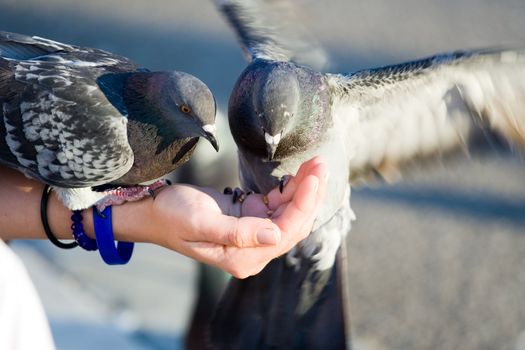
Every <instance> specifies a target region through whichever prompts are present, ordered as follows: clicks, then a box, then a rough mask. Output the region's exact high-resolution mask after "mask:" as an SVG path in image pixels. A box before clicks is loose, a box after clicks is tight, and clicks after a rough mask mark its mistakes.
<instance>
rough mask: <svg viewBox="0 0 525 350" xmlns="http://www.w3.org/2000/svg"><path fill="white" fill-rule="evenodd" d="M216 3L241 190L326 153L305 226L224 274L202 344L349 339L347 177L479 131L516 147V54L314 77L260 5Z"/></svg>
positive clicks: (523, 58) (264, 187) (524, 141)
mask: <svg viewBox="0 0 525 350" xmlns="http://www.w3.org/2000/svg"><path fill="white" fill-rule="evenodd" d="M216 3H217V5H218V6H219V8H220V10H221V11H222V12H223V14H225V15H226V18H227V20H228V21H229V22H230V24H231V25H232V26H233V28H234V30H235V31H236V32H237V34H238V36H239V38H240V41H241V44H242V46H243V48H244V51H245V52H249V53H250V64H249V65H248V67H247V68H246V69H245V70H244V71H243V72H242V73H241V75H240V77H239V78H238V80H237V83H236V84H235V86H234V88H233V92H232V94H231V97H230V101H229V111H228V113H229V122H230V128H231V131H232V134H233V137H234V139H235V142H236V143H237V146H238V149H239V151H238V154H239V165H240V178H241V182H242V185H243V187H244V190H246V191H248V190H251V191H256V192H261V193H266V192H267V191H269V190H270V189H271V188H273V187H274V186H276V185H277V184H278V183H279V181H280V179H281V177H282V176H283V175H285V174H289V173H295V171H296V170H297V168H298V167H299V165H300V164H301V163H302V162H304V161H305V160H307V159H309V158H311V157H313V156H314V155H321V156H322V157H323V158H324V159H325V160H326V162H327V164H328V167H329V181H328V191H327V195H326V198H325V200H324V202H323V206H322V210H321V212H320V214H319V216H318V217H317V220H316V222H315V225H314V228H313V231H312V233H311V234H310V235H309V236H308V237H307V238H306V239H305V240H304V241H302V242H301V243H300V244H299V245H298V246H296V247H295V248H294V249H293V250H292V251H291V252H290V253H288V254H287V256H286V257H282V258H279V259H276V260H274V261H272V262H271V263H270V264H269V265H268V266H267V267H266V268H265V269H264V270H263V271H262V272H261V273H259V274H258V275H256V276H253V277H250V278H247V279H245V280H236V279H233V280H232V281H231V282H230V286H229V287H228V290H227V291H226V292H225V293H224V296H223V300H222V302H221V304H220V305H219V308H218V310H217V314H216V315H215V317H214V320H213V322H212V327H211V339H210V342H211V345H212V347H213V348H218V349H270V348H271V349H342V348H345V347H349V346H350V340H349V339H350V337H349V335H350V334H349V321H348V310H347V309H346V308H347V307H348V303H347V302H346V301H345V298H346V297H347V294H346V293H345V289H346V288H347V286H346V282H345V278H346V276H345V275H346V273H345V272H344V266H345V261H344V255H345V251H344V244H342V243H343V241H344V236H345V235H346V233H347V232H348V231H349V230H350V226H351V225H350V224H351V221H352V220H353V219H354V214H353V212H352V210H351V208H350V184H351V183H354V182H356V181H358V180H360V179H363V178H366V177H367V176H368V175H370V174H372V173H379V174H381V175H383V176H384V177H386V178H393V177H396V176H397V174H398V171H399V170H402V169H403V167H404V166H406V165H407V164H408V163H410V162H413V161H414V160H416V159H423V158H426V157H430V156H432V155H441V154H444V153H445V152H449V151H453V150H457V149H460V150H461V149H466V148H467V146H471V145H472V144H473V143H475V141H477V140H479V139H480V138H479V137H478V136H485V135H486V134H491V133H494V134H497V135H499V136H501V137H502V138H504V139H505V140H506V141H508V142H509V143H510V144H512V145H519V146H525V51H515V50H487V51H476V52H454V53H450V54H443V55H436V56H433V57H429V58H425V59H421V60H417V61H413V62H409V63H404V64H398V65H393V66H388V67H381V68H376V69H370V70H363V71H359V72H355V73H352V74H323V73H320V72H317V71H314V70H312V69H311V68H308V67H306V66H302V65H299V64H297V63H296V61H295V56H294V55H295V54H296V52H295V51H294V50H293V49H291V50H289V49H287V47H286V45H287V42H286V38H283V37H282V31H280V30H279V28H278V27H277V26H274V27H272V26H271V24H269V23H268V22H264V19H268V17H265V16H264V14H262V15H261V14H260V13H258V12H257V6H259V5H258V4H259V2H257V1H234V0H232V1H216ZM277 23H278V22H277ZM263 24H264V26H263ZM274 24H275V23H274ZM283 45H284V46H283Z"/></svg>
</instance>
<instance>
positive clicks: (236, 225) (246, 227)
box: [192, 213, 281, 248]
mask: <svg viewBox="0 0 525 350" xmlns="http://www.w3.org/2000/svg"><path fill="white" fill-rule="evenodd" d="M197 225H198V226H197V230H196V231H197V232H198V235H196V236H195V237H192V241H193V242H209V243H214V244H220V245H225V246H231V247H238V248H246V247H258V246H268V245H275V244H277V243H279V241H280V240H281V231H280V229H279V227H278V226H277V225H275V224H274V223H273V222H272V221H270V220H267V219H261V218H256V217H248V216H246V217H241V218H236V217H233V216H227V215H222V214H219V213H213V214H207V215H206V218H204V219H203V220H199V223H198V224H197Z"/></svg>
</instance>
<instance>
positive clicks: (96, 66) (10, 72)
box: [0, 33, 136, 188]
mask: <svg viewBox="0 0 525 350" xmlns="http://www.w3.org/2000/svg"><path fill="white" fill-rule="evenodd" d="M6 42H9V47H10V51H9V53H10V56H9V57H6V58H3V57H0V115H1V116H2V122H1V125H0V163H3V164H6V165H8V166H11V167H14V168H17V169H19V170H20V171H23V172H24V173H25V174H27V175H28V176H31V177H33V178H37V179H39V180H41V181H43V182H46V183H49V184H51V185H55V186H60V187H66V188H75V187H90V186H96V185H100V184H104V183H107V182H110V181H112V180H115V179H117V178H119V177H121V176H122V175H124V174H125V173H126V172H127V171H128V170H129V169H130V168H131V166H132V164H133V153H132V151H131V148H130V146H129V143H128V140H127V119H126V118H125V117H124V116H123V115H122V114H121V113H120V112H119V110H118V109H117V108H115V106H113V105H112V104H111V102H110V101H108V99H107V97H106V96H105V94H104V93H103V92H102V91H101V90H100V88H99V86H98V84H97V82H96V79H97V77H98V76H100V75H101V74H104V73H107V72H114V71H126V70H131V69H135V68H136V67H135V66H134V65H133V64H132V63H131V62H130V61H128V60H127V59H123V58H121V57H120V56H115V55H112V54H110V53H107V52H105V51H100V50H93V49H83V48H76V47H72V46H69V45H65V44H61V43H56V42H54V41H51V40H47V39H41V38H34V37H26V36H21V35H16V34H10V33H7V34H6V33H0V56H1V55H2V54H3V53H4V52H7V51H6V50H4V51H2V50H3V49H4V47H6V45H5V43H6ZM17 45H18V46H17ZM46 45H47V46H46ZM41 46H42V47H44V48H46V47H47V48H49V51H48V52H47V53H46V54H43V55H40V54H41V53H42V52H41V51H42V50H43V49H41ZM13 47H19V48H20V47H21V48H22V49H17V50H14V49H13ZM31 47H33V49H32V50H33V51H31V49H28V48H31ZM15 52H16V53H17V54H18V56H17V57H18V58H15V55H14V53H15ZM31 52H33V53H35V54H39V55H38V56H37V57H33V58H27V57H21V56H23V55H22V54H21V53H24V54H27V55H28V54H29V53H31ZM27 55H26V56H27Z"/></svg>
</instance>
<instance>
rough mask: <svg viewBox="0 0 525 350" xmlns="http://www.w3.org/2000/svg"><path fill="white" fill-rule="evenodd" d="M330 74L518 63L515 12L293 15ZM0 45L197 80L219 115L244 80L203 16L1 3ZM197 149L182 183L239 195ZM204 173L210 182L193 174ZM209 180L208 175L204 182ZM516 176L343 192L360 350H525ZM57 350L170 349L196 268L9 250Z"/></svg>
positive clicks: (226, 35) (174, 10) (459, 164)
mask: <svg viewBox="0 0 525 350" xmlns="http://www.w3.org/2000/svg"><path fill="white" fill-rule="evenodd" d="M297 2H299V3H300V4H301V5H303V8H304V16H305V18H306V19H307V20H305V23H306V24H307V26H308V27H309V28H310V30H312V32H314V33H316V34H317V35H318V37H319V40H320V42H321V43H322V44H323V45H324V47H325V48H326V49H327V51H328V52H329V54H330V55H331V57H332V59H333V60H332V64H331V66H330V67H329V68H330V70H331V71H334V72H344V71H346V72H349V71H353V70H355V69H360V68H366V67H372V66H377V65H384V64H390V63H397V62H402V61H406V60H411V59H414V58H417V57H422V56H426V55H430V54H433V53H437V52H444V51H451V50H455V49H469V48H479V47H486V46H491V47H494V46H520V47H525V21H524V20H523V19H524V18H525V2H524V1H523V0H502V1H498V2H493V1H487V0H464V1H461V2H458V1H453V0H443V1H436V0H432V1H431V0H417V1H416V0H400V1H386V0H371V1H367V2H358V1H348V0H327V1H322V2H321V1H313V0H297ZM0 23H1V25H0V30H6V31H12V32H19V33H24V34H31V35H38V36H43V37H48V38H52V39H55V40H58V41H63V42H66V43H72V44H77V45H85V46H92V47H98V48H102V49H106V50H108V51H112V52H115V53H119V54H121V55H124V56H127V57H130V58H131V59H133V60H135V61H136V62H138V63H139V64H141V65H143V66H145V67H148V68H150V69H166V70H168V69H177V70H182V71H186V72H188V73H191V74H194V75H196V76H198V77H200V78H201V79H202V80H203V81H204V82H205V83H207V84H208V85H209V86H210V88H211V89H212V91H213V92H214V93H215V94H216V96H217V100H218V103H219V108H220V109H221V110H222V111H225V110H226V106H227V98H228V94H229V92H230V90H231V87H232V85H233V83H234V81H235V79H236V77H237V76H238V74H239V73H240V72H241V70H242V69H243V68H244V66H245V62H244V60H243V58H242V56H241V53H240V50H239V48H238V45H237V43H236V41H235V38H234V37H233V35H232V33H231V31H230V30H229V28H228V27H227V26H226V24H225V23H224V22H223V21H222V18H221V17H220V16H219V14H218V13H217V12H216V11H215V9H214V7H213V4H212V3H211V2H210V1H198V2H196V1H191V0H184V1H173V0H148V1H145V0H133V1H131V0H128V1H123V0H119V1H112V0H91V1H80V0H77V1H72V0H46V1H39V0H0ZM220 129H221V130H222V134H221V137H220V143H221V152H220V154H219V155H218V156H217V155H215V154H209V153H208V152H207V151H206V150H205V149H204V148H205V147H203V148H202V149H199V154H198V157H196V159H195V161H193V162H192V164H191V165H190V166H189V167H187V168H186V169H184V170H183V171H182V172H183V173H184V175H185V176H186V178H187V176H188V174H190V176H192V179H193V182H195V183H199V184H206V185H213V186H215V187H218V188H221V187H222V186H224V185H226V184H229V185H232V184H235V182H236V172H235V162H236V161H235V152H234V149H233V145H232V142H231V139H229V132H228V130H227V123H222V127H221V128H220ZM203 169H206V170H205V171H203ZM210 169H213V172H212V171H210ZM524 179H525V167H524V162H523V160H522V159H519V157H515V156H509V155H505V154H496V152H493V153H492V154H489V155H486V156H483V157H474V156H473V157H471V158H469V159H467V158H465V157H458V158H454V159H452V160H451V161H447V162H443V164H438V165H436V166H430V167H428V169H424V170H421V171H417V172H416V173H414V174H413V175H411V177H410V178H409V179H406V180H405V181H403V182H402V183H400V184H397V185H394V186H386V185H381V184H376V185H373V186H372V187H367V188H360V189H355V190H354V192H353V194H352V207H353V209H354V211H355V212H356V214H357V217H358V220H357V222H356V224H355V225H354V228H353V230H352V232H351V234H350V235H349V237H348V246H349V249H350V256H349V258H350V274H351V276H350V281H351V308H352V327H353V331H354V340H355V344H356V348H357V349H367V350H375V349H378V350H379V349H400V350H401V349H509V350H524V349H525V302H524V301H525V225H524V224H525V186H524ZM13 248H14V250H15V251H16V252H17V253H18V254H19V256H20V257H21V258H22V259H23V260H24V262H25V264H26V265H27V267H28V269H29V271H30V273H31V275H32V277H33V279H34V282H35V284H36V287H37V289H38V291H39V293H40V295H41V298H42V300H43V302H44V306H45V308H46V311H47V314H48V317H49V319H50V322H51V326H52V330H53V334H54V336H55V340H56V343H57V346H58V348H59V349H61V350H62V349H68V350H69V349H71V350H84V349H94V348H97V347H101V348H110V349H131V350H135V349H179V348H181V347H182V343H181V339H182V336H183V335H184V332H185V327H186V325H187V322H188V318H189V316H190V310H191V307H192V303H193V301H194V297H195V296H194V293H193V291H194V282H195V271H196V268H195V266H194V263H193V262H191V261H190V260H189V259H186V258H184V257H182V256H180V255H178V254H176V253H173V252H169V251H167V250H164V249H161V248H157V247H154V246H149V245H139V246H137V247H136V253H135V255H134V257H133V259H132V261H131V263H130V264H129V265H126V266H124V267H109V266H106V265H104V264H103V263H102V262H101V260H100V258H99V257H98V255H97V254H93V253H92V254H89V253H87V252H83V251H81V250H80V249H77V250H75V251H72V252H69V251H67V252H66V251H61V250H57V249H55V248H54V247H53V246H51V245H50V244H49V243H48V242H15V243H14V244H13Z"/></svg>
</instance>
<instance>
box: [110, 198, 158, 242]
mask: <svg viewBox="0 0 525 350" xmlns="http://www.w3.org/2000/svg"><path fill="white" fill-rule="evenodd" d="M152 214H153V199H152V198H144V199H142V200H139V201H136V202H126V203H123V204H121V205H115V206H113V207H112V216H113V234H114V236H115V239H116V240H118V241H122V242H145V243H156V242H155V241H156V240H155V237H154V235H153V234H152V231H153V229H152V227H151V225H152V224H153V222H154V220H153V216H152Z"/></svg>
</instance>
